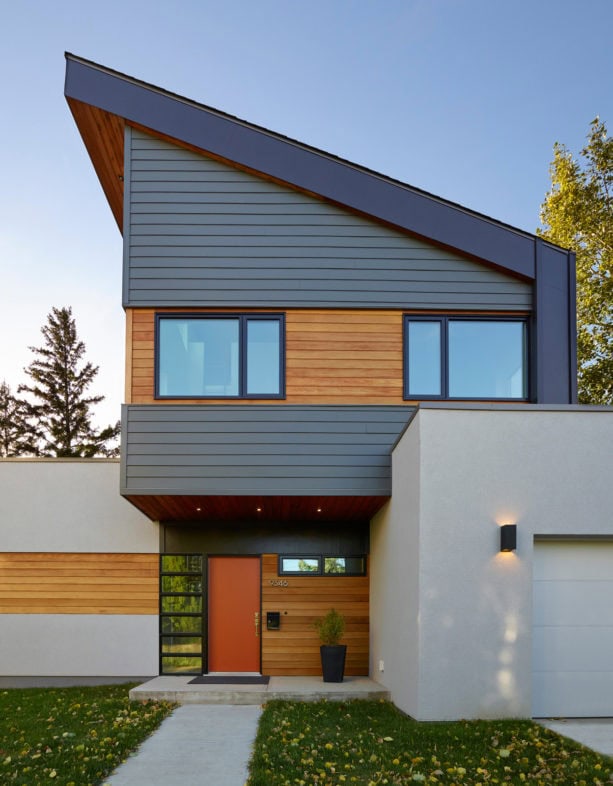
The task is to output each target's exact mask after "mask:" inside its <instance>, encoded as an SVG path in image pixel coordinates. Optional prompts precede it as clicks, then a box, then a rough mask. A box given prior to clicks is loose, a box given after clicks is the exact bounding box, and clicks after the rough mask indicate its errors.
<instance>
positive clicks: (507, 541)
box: [500, 524, 517, 551]
mask: <svg viewBox="0 0 613 786" xmlns="http://www.w3.org/2000/svg"><path fill="white" fill-rule="evenodd" d="M516 548H517V524H503V526H502V527H500V551H515V549H516Z"/></svg>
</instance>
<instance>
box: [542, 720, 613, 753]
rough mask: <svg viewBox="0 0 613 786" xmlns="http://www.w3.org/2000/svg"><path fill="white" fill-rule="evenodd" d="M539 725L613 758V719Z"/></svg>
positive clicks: (546, 721) (558, 721) (549, 722)
mask: <svg viewBox="0 0 613 786" xmlns="http://www.w3.org/2000/svg"><path fill="white" fill-rule="evenodd" d="M537 723H540V724H541V726H545V728H547V729H551V731H555V732H556V734H562V735H563V736H564V737H570V738H571V740H576V741H577V742H580V743H581V744H582V745H585V746H586V747H587V748H591V749H592V750H593V751H596V753H603V754H604V755H605V756H613V718H570V719H564V718H561V719H557V720H539V721H537Z"/></svg>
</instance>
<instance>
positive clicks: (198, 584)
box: [162, 576, 202, 592]
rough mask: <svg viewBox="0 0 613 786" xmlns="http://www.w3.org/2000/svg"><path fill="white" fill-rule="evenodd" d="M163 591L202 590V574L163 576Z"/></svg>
mask: <svg viewBox="0 0 613 786" xmlns="http://www.w3.org/2000/svg"><path fill="white" fill-rule="evenodd" d="M162 592H202V578H201V577H200V576H162Z"/></svg>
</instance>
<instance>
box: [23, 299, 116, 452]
mask: <svg viewBox="0 0 613 786" xmlns="http://www.w3.org/2000/svg"><path fill="white" fill-rule="evenodd" d="M41 333H42V334H43V337H44V339H45V342H44V346H42V347H30V350H31V351H32V352H34V354H35V359H34V360H33V361H32V362H31V363H30V365H29V366H28V367H27V368H26V369H25V372H26V374H28V376H29V377H30V378H31V380H32V384H31V385H20V386H19V392H20V393H22V392H25V393H29V394H30V395H31V396H32V397H33V400H32V401H30V400H27V401H26V411H27V414H28V415H29V417H30V418H32V420H33V421H34V422H35V423H36V427H37V431H38V435H39V452H40V455H42V456H57V457H62V458H91V457H92V456H100V455H102V456H115V455H117V453H118V450H119V449H118V447H117V445H116V443H115V440H116V438H117V436H118V434H119V422H117V423H115V425H109V426H107V427H106V428H103V429H102V430H100V431H97V430H96V429H94V427H93V426H92V423H91V408H92V407H93V406H94V405H95V404H98V403H100V402H101V401H102V400H103V399H104V396H87V395H86V391H87V389H88V388H89V386H90V385H91V383H92V381H93V379H94V378H95V376H96V374H97V373H98V367H97V366H93V365H92V364H91V363H89V362H87V363H84V362H83V356H84V354H85V344H84V343H83V342H82V341H80V340H79V338H78V336H77V328H76V325H75V320H74V319H73V316H72V309H71V308H53V309H52V310H51V313H50V314H48V315H47V323H46V324H45V325H43V327H42V328H41Z"/></svg>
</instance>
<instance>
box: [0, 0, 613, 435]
mask: <svg viewBox="0 0 613 786" xmlns="http://www.w3.org/2000/svg"><path fill="white" fill-rule="evenodd" d="M611 30H613V2H611V0H506V2H504V1H503V0H378V1H377V0H353V2H350V1H349V0H309V2H300V0H285V2H282V1H281V0H257V2H254V0H250V1H248V0H226V1H225V2H224V3H220V2H210V0H196V1H194V0H185V1H184V2H181V1H180V0H176V2H175V3H173V4H171V3H156V2H155V1H154V0H147V2H143V1H141V0H122V2H118V1H117V0H107V2H105V3H96V4H94V3H91V2H84V0H80V1H79V2H75V1H74V0H56V2H53V3H49V2H47V1H46V0H39V1H37V2H34V1H33V0H19V2H14V3H8V2H5V4H4V7H3V11H2V29H1V30H0V74H1V77H0V78H1V80H2V94H1V95H2V111H1V113H0V118H1V122H0V163H1V172H2V177H1V179H0V265H1V266H2V271H1V273H2V276H1V281H2V286H1V288H0V306H1V308H0V330H1V334H2V336H3V341H2V352H1V354H0V379H2V378H5V379H6V380H7V381H8V382H9V384H11V386H13V387H16V386H17V384H18V383H19V382H20V381H23V379H24V377H23V373H22V368H23V366H25V365H27V364H28V363H29V361H30V359H31V354H30V353H29V351H28V346H29V345H32V344H34V345H39V344H40V343H41V337H40V327H41V325H42V324H43V323H44V322H45V319H46V315H47V313H48V312H49V311H50V309H51V307H52V306H64V305H71V306H72V307H73V311H74V314H75V316H76V319H77V327H78V329H79V333H80V335H81V338H82V339H83V340H84V341H85V342H86V344H87V349H88V358H89V359H90V360H92V361H93V362H94V363H96V364H99V365H100V367H101V368H100V374H99V376H98V379H97V384H96V391H95V392H101V393H104V394H105V395H106V396H107V401H106V402H105V404H104V405H101V406H100V407H98V413H99V417H100V419H101V420H106V421H108V420H111V419H115V418H116V417H117V416H118V409H119V404H120V402H121V400H122V398H123V367H124V366H123V363H124V351H123V346H124V338H123V336H124V319H123V312H122V309H121V237H120V235H119V231H118V229H117V227H116V225H115V223H114V220H113V218H112V215H111V212H110V210H109V208H108V206H107V204H106V201H105V199H104V196H103V194H102V190H101V188H100V185H99V183H98V181H97V178H96V176H95V174H94V172H93V169H92V167H91V164H90V162H89V159H88V157H87V155H86V152H85V149H84V147H83V144H82V142H81V140H80V138H79V135H78V132H77V130H76V127H75V125H74V122H73V120H72V117H71V115H70V112H69V110H68V107H67V105H66V103H65V101H64V98H63V79H64V56H63V53H64V51H66V50H68V51H70V52H73V53H75V54H77V55H80V56H82V57H86V58H89V59H91V60H95V61H97V62H100V63H103V64H104V65H107V66H109V67H111V68H114V69H117V70H119V71H123V72H125V73H127V74H130V75H132V76H135V77H138V78H140V79H144V80H145V81H147V82H151V83H153V84H157V85H159V86H161V87H164V88H166V89H168V90H171V91H173V92H176V93H180V94H183V95H186V96H188V97H189V98H193V99H195V100H198V101H201V102H203V103H206V104H209V105H211V106H214V107H216V108H219V109H221V110H223V111H226V112H229V113H231V114H236V115H238V116H239V117H242V118H244V119H246V120H249V121H252V122H254V123H257V124H260V125H263V126H266V127H267V128H270V129H272V130H274V131H279V132H280V133H283V134H287V135H289V136H291V137H294V138H296V139H299V140H301V141H304V142H306V143H308V144H311V145H315V146H316V147H320V148H323V149H324V150H327V151H330V152H331V153H335V154H337V155H340V156H342V157H343V158H347V159H349V160H352V161H355V162H356V163H359V164H363V165H365V166H368V167H370V168H372V169H375V170H378V171H380V172H383V173H385V174H389V175H392V176H393V177H395V178H398V179H400V180H404V181H406V182H408V183H411V184H412V185H415V186H418V187H419V188H423V189H426V190H428V191H431V192H433V193H435V194H438V195H440V196H442V197H445V198H447V199H451V200H454V201H456V202H459V203H461V204H463V205H465V206H466V207H468V208H472V209H474V210H478V211H481V212H483V213H486V214H488V215H491V216H493V217H495V218H497V219H499V220H502V221H505V222H507V223H509V224H513V225H515V226H517V227H520V228H522V229H526V230H529V231H534V230H535V228H536V227H537V226H538V222H539V219H538V214H539V206H540V203H541V202H542V200H543V197H544V195H545V193H546V191H547V188H548V185H549V177H548V166H549V162H550V161H551V157H552V148H553V143H554V142H555V141H556V140H557V141H560V142H563V143H564V144H566V145H567V147H569V148H570V149H571V150H573V151H574V152H575V153H578V152H579V150H580V149H581V147H582V146H583V143H584V140H585V135H586V133H587V130H588V126H589V123H590V121H591V120H592V119H593V118H594V117H595V116H596V115H600V117H601V118H602V119H604V120H605V121H606V122H607V123H608V127H609V129H610V128H611V124H613V79H612V76H613V58H612V52H611Z"/></svg>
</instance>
